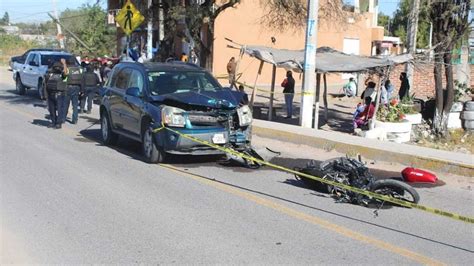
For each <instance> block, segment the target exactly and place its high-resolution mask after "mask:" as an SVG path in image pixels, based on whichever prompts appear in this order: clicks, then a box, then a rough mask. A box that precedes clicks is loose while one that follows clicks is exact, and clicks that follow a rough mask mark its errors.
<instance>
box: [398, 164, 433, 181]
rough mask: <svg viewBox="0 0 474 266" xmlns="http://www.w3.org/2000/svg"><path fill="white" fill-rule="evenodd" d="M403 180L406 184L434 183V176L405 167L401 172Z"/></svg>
mask: <svg viewBox="0 0 474 266" xmlns="http://www.w3.org/2000/svg"><path fill="white" fill-rule="evenodd" d="M402 176H403V180H404V181H406V182H413V183H416V182H420V183H436V181H437V180H438V177H436V175H434V174H432V173H430V172H427V171H425V170H421V169H418V168H413V167H407V168H405V169H403V171H402Z"/></svg>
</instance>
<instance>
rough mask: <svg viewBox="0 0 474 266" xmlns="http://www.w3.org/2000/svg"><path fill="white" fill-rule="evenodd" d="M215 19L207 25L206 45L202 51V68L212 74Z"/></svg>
mask: <svg viewBox="0 0 474 266" xmlns="http://www.w3.org/2000/svg"><path fill="white" fill-rule="evenodd" d="M214 22H215V20H214V19H212V18H211V19H210V20H209V23H208V24H207V34H206V37H207V38H206V43H205V45H202V46H203V47H202V50H201V62H202V63H201V66H202V67H204V68H206V69H207V70H208V71H209V72H212V63H213V62H212V61H213V54H214Z"/></svg>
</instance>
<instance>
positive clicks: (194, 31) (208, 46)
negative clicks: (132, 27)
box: [160, 0, 240, 70]
mask: <svg viewBox="0 0 474 266" xmlns="http://www.w3.org/2000/svg"><path fill="white" fill-rule="evenodd" d="M163 3H164V5H163V8H164V12H163V13H164V14H165V17H164V24H165V25H164V26H165V29H166V30H165V36H164V40H163V43H162V45H161V46H160V55H161V57H162V58H166V57H168V56H169V55H170V54H174V51H173V47H174V45H175V43H174V40H175V37H176V36H177V37H180V38H184V39H186V40H187V41H188V42H192V43H194V49H195V50H196V54H198V55H199V57H200V62H201V65H202V66H204V67H205V68H207V69H209V70H211V69H212V61H213V48H214V23H215V21H216V19H217V17H218V16H219V14H221V13H222V12H223V11H224V10H226V9H227V8H231V7H235V6H236V5H238V4H239V3H240V0H228V1H216V0H204V1H195V0H185V1H184V5H182V4H181V1H176V0H165V1H163ZM183 20H184V22H185V27H184V28H182V29H178V28H179V27H178V25H179V23H180V22H181V21H183ZM186 31H189V34H188V33H187V32H186ZM203 31H204V34H202V33H203ZM201 36H204V37H205V40H203V39H202V38H201ZM189 38H191V39H192V40H189Z"/></svg>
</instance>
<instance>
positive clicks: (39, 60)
mask: <svg viewBox="0 0 474 266" xmlns="http://www.w3.org/2000/svg"><path fill="white" fill-rule="evenodd" d="M61 58H64V59H65V60H66V62H67V64H68V65H69V66H78V65H79V62H77V60H76V58H75V57H74V56H73V55H72V54H70V53H67V52H62V51H31V52H29V53H28V56H27V57H26V60H25V63H24V64H20V63H18V62H16V63H14V64H13V65H12V66H11V67H12V71H13V80H15V82H16V90H17V92H18V94H20V95H23V94H25V93H26V90H27V89H30V88H34V89H37V90H38V94H39V97H40V98H41V99H44V98H45V92H44V89H45V87H44V85H45V76H46V72H47V70H48V68H49V67H51V66H52V65H53V64H54V63H55V62H59V61H60V60H61Z"/></svg>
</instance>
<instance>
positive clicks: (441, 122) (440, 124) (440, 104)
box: [433, 37, 448, 134]
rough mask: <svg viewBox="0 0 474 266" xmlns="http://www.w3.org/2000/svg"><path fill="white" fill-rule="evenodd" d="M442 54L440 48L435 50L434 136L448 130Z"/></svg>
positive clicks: (442, 50)
mask: <svg viewBox="0 0 474 266" xmlns="http://www.w3.org/2000/svg"><path fill="white" fill-rule="evenodd" d="M435 38H436V37H435ZM443 52H444V49H442V48H439V49H435V58H434V61H435V64H434V80H435V93H436V105H435V113H434V117H433V130H434V132H435V133H436V134H442V132H446V131H447V128H448V123H447V119H446V117H445V115H444V112H443V110H444V89H443V75H442V68H443V62H444V60H443ZM443 117H444V118H443Z"/></svg>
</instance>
